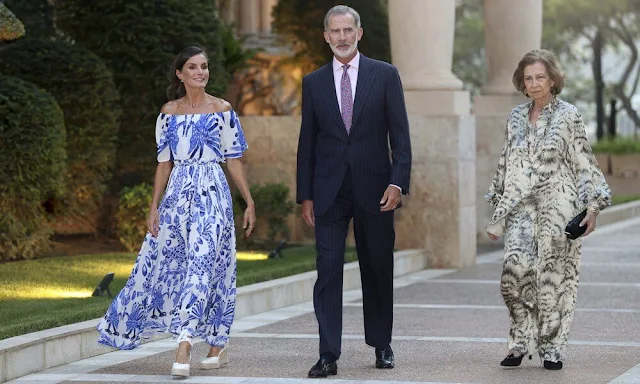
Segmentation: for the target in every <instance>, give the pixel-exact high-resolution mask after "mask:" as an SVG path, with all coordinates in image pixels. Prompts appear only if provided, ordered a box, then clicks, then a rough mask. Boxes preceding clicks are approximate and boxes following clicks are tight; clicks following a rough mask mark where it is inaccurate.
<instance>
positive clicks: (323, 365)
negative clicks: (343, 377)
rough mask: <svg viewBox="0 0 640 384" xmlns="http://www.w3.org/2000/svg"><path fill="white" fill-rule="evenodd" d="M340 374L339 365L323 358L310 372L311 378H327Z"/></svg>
mask: <svg viewBox="0 0 640 384" xmlns="http://www.w3.org/2000/svg"><path fill="white" fill-rule="evenodd" d="M337 374H338V364H337V363H336V362H335V361H333V362H330V360H328V359H326V358H324V357H321V358H320V360H318V362H317V363H316V365H314V366H313V367H311V369H310V370H309V377H327V376H329V375H337Z"/></svg>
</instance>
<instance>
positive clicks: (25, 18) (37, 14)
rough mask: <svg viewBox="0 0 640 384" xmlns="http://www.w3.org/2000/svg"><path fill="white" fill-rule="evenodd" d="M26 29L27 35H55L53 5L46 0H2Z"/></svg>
mask: <svg viewBox="0 0 640 384" xmlns="http://www.w3.org/2000/svg"><path fill="white" fill-rule="evenodd" d="M4 5H6V6H7V7H8V8H9V9H10V10H11V12H13V14H14V15H16V17H18V18H19V19H20V20H21V21H22V23H23V24H24V27H25V29H26V35H27V37H42V38H49V37H54V36H55V35H56V30H55V27H54V25H53V14H54V11H55V7H54V6H53V5H51V4H49V1H48V0H4Z"/></svg>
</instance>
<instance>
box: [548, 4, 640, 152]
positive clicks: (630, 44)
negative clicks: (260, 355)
mask: <svg viewBox="0 0 640 384" xmlns="http://www.w3.org/2000/svg"><path fill="white" fill-rule="evenodd" d="M638 16H640V1H639V0H609V1H606V2H604V1H599V0H581V1H576V2H566V1H563V0H545V28H546V27H547V26H549V25H550V26H551V31H563V32H562V34H563V36H564V40H565V41H567V42H573V41H576V40H577V38H579V37H582V38H584V39H585V40H586V41H587V42H588V46H589V48H590V50H591V51H592V55H591V56H592V57H591V67H592V72H593V78H594V96H595V102H596V121H597V131H596V132H597V137H598V139H602V138H603V137H604V119H605V116H604V94H605V93H606V92H607V91H606V84H605V83H604V80H603V73H602V54H603V52H604V51H605V50H607V49H612V50H619V49H626V50H627V51H628V56H627V60H626V63H625V64H626V65H624V69H623V72H622V74H621V75H620V77H619V79H618V81H616V82H615V84H613V86H612V88H613V92H614V94H615V95H616V97H618V98H619V99H620V101H621V102H622V106H623V108H624V109H625V111H626V112H627V114H628V115H629V117H631V118H632V119H633V120H634V121H635V123H636V125H637V126H640V118H639V117H638V114H637V113H636V111H635V110H634V109H633V107H632V105H631V97H632V96H633V94H634V93H635V91H636V90H637V86H638V78H639V76H640V68H639V66H638V49H637V46H636V44H635V42H636V41H637V40H638V39H640V28H639V27H638ZM547 22H549V23H547ZM565 44H567V43H565ZM565 47H566V46H565ZM622 47H623V48H622ZM568 51H569V52H570V49H569V50H568ZM634 72H635V76H634Z"/></svg>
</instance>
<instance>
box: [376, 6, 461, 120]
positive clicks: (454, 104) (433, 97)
mask: <svg viewBox="0 0 640 384" xmlns="http://www.w3.org/2000/svg"><path fill="white" fill-rule="evenodd" d="M454 32H455V1H451V0H389V35H390V40H391V57H392V61H393V63H394V65H396V67H398V70H399V71H400V76H401V77H402V81H403V86H404V88H405V91H406V94H407V95H412V97H411V100H407V102H408V105H407V108H409V110H410V111H409V112H410V113H412V112H413V111H416V112H420V113H424V112H427V113H433V114H438V113H446V114H451V113H453V114H457V113H468V111H469V95H468V93H467V92H464V91H461V90H462V81H460V79H458V78H457V77H456V76H455V75H454V74H453V73H452V72H451V65H452V61H453V39H454ZM365 33H366V31H365ZM454 90H455V91H459V92H452V91H454ZM424 91H429V92H428V93H425V92H424ZM442 91H444V92H442ZM428 96H430V97H428ZM425 108H426V110H425ZM443 108H444V109H443Z"/></svg>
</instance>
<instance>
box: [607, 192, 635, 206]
mask: <svg viewBox="0 0 640 384" xmlns="http://www.w3.org/2000/svg"><path fill="white" fill-rule="evenodd" d="M635 200H640V196H618V195H615V194H614V195H613V196H612V197H611V203H612V204H613V205H616V204H623V203H628V202H630V201H635Z"/></svg>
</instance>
